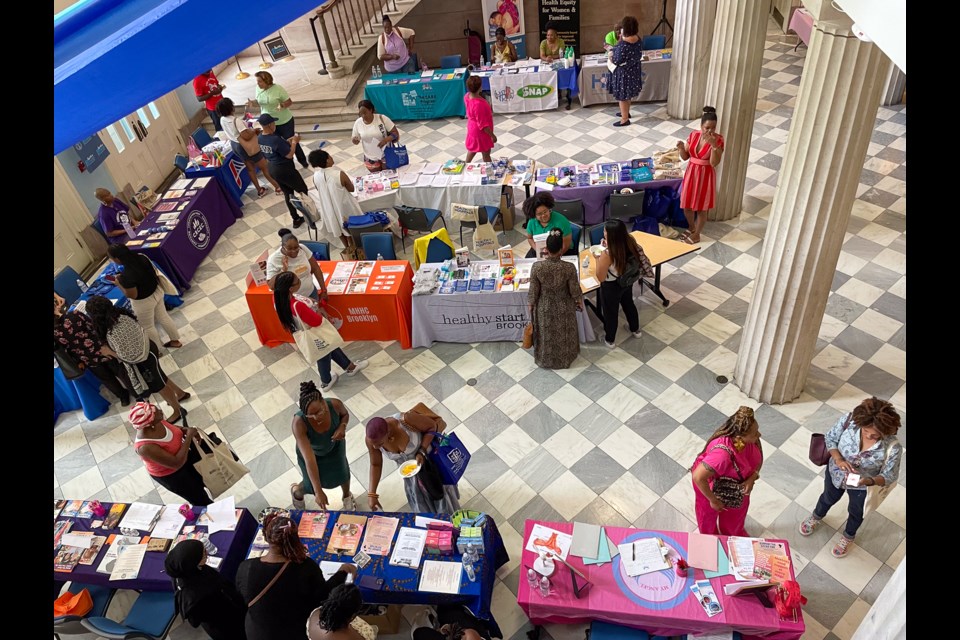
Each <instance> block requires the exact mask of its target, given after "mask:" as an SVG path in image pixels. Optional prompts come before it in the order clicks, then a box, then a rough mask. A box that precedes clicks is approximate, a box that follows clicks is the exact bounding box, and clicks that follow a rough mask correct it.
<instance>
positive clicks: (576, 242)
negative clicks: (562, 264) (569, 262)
mask: <svg viewBox="0 0 960 640" xmlns="http://www.w3.org/2000/svg"><path fill="white" fill-rule="evenodd" d="M581 233H583V227H581V226H580V225H578V224H577V223H576V222H571V223H570V248H569V249H567V252H566V253H565V254H563V255H565V256H577V255H580V234H581Z"/></svg>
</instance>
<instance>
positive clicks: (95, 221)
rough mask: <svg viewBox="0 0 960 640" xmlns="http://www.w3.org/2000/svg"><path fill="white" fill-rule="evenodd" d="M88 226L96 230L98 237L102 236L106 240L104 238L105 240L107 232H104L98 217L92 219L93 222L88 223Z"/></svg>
mask: <svg viewBox="0 0 960 640" xmlns="http://www.w3.org/2000/svg"><path fill="white" fill-rule="evenodd" d="M90 226H91V227H93V228H94V229H96V230H97V231H99V232H100V235H102V236H103V238H104V239H105V240H106V238H107V232H106V231H104V229H103V225H102V224H100V216H97V217H96V218H94V219H93V222H91V223H90ZM108 242H109V241H108Z"/></svg>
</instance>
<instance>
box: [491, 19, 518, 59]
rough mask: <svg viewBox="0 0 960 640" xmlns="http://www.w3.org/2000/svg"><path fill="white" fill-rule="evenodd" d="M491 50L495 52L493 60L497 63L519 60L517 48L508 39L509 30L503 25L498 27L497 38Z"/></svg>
mask: <svg viewBox="0 0 960 640" xmlns="http://www.w3.org/2000/svg"><path fill="white" fill-rule="evenodd" d="M490 51H492V52H493V61H494V62H495V63H496V64H506V63H508V62H516V61H517V48H516V47H515V46H513V43H512V42H510V41H509V40H507V31H506V29H504V28H503V27H497V40H496V42H494V43H493V46H492V47H490Z"/></svg>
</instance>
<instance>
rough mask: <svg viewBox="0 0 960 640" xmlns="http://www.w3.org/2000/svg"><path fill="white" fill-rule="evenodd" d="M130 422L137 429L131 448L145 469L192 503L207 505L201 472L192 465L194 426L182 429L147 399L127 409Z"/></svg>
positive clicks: (159, 482) (195, 431)
mask: <svg viewBox="0 0 960 640" xmlns="http://www.w3.org/2000/svg"><path fill="white" fill-rule="evenodd" d="M129 420H130V424H132V425H133V428H134V429H136V430H137V438H136V440H134V441H133V449H134V451H136V452H137V455H138V456H140V457H141V458H142V459H143V464H144V466H145V467H146V468H147V473H148V474H150V477H151V478H153V479H154V480H155V481H156V483H157V484H159V485H160V486H161V487H163V488H165V489H167V490H168V491H171V492H173V493H175V494H176V495H178V496H180V497H181V498H183V499H184V500H186V501H187V502H189V503H190V504H191V505H193V506H198V507H202V506H206V505H208V504H211V503H212V502H213V500H212V499H211V498H210V496H209V494H208V492H207V488H206V486H205V485H204V484H203V476H201V475H200V472H199V471H197V469H196V467H194V466H193V465H194V463H196V462H197V461H199V460H200V457H199V455H198V454H197V453H196V451H193V453H192V454H191V451H192V446H193V445H192V443H193V442H194V441H196V442H197V443H199V442H200V436H199V435H198V434H197V430H196V429H194V428H193V427H186V428H184V429H181V428H180V427H177V426H176V425H173V424H170V423H169V422H168V421H166V420H164V419H163V413H162V412H161V411H160V410H159V409H157V407H156V406H155V405H153V404H150V403H149V402H138V403H137V404H135V405H133V407H132V408H131V409H130V415H129Z"/></svg>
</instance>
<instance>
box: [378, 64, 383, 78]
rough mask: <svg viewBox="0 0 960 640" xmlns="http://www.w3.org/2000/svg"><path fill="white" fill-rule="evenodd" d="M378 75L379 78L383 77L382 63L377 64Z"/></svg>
mask: <svg viewBox="0 0 960 640" xmlns="http://www.w3.org/2000/svg"><path fill="white" fill-rule="evenodd" d="M377 77H378V78H382V77H383V69H381V68H380V65H377Z"/></svg>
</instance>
